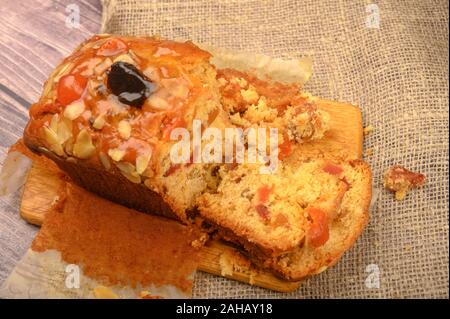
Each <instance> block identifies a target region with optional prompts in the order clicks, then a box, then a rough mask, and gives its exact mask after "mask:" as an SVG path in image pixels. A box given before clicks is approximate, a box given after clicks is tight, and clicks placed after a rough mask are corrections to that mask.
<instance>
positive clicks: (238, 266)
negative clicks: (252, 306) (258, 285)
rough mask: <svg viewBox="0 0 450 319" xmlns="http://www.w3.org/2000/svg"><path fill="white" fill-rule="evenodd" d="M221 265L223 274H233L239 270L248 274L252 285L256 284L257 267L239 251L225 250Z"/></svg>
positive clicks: (221, 257) (220, 259) (220, 261)
mask: <svg viewBox="0 0 450 319" xmlns="http://www.w3.org/2000/svg"><path fill="white" fill-rule="evenodd" d="M219 265H220V272H221V275H222V276H233V274H234V272H239V273H241V274H246V275H248V279H249V281H248V282H249V284H250V285H254V284H255V279H256V275H257V274H258V271H257V269H256V268H255V267H254V266H253V265H252V263H251V262H250V260H248V258H246V257H245V256H243V255H242V254H241V253H239V252H238V251H229V250H226V251H224V252H223V253H222V254H221V255H220V257H219Z"/></svg>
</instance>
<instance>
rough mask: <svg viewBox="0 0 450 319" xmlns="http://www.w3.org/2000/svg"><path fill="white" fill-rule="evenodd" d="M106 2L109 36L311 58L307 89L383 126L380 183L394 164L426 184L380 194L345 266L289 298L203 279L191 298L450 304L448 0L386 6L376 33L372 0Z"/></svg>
mask: <svg viewBox="0 0 450 319" xmlns="http://www.w3.org/2000/svg"><path fill="white" fill-rule="evenodd" d="M103 4H104V13H103V24H102V31H103V32H107V33H123V34H158V35H161V36H163V37H167V38H172V39H174V38H185V39H192V40H194V41H198V42H202V43H209V44H212V45H214V46H216V47H224V48H229V49H235V50H242V51H249V52H258V53H264V54H268V55H271V56H286V57H299V56H302V55H305V54H307V55H310V56H312V57H313V59H314V70H315V72H314V75H313V77H312V79H311V80H310V82H309V83H308V84H307V87H306V89H307V90H308V91H310V92H311V93H313V94H314V95H317V96H321V97H324V98H329V99H335V100H338V101H347V102H351V103H354V104H356V105H359V106H360V107H361V109H362V111H363V114H364V122H365V123H366V124H371V125H373V126H374V128H375V130H374V131H373V133H372V134H370V135H368V136H367V138H366V141H365V148H366V149H369V148H372V149H373V151H374V153H373V155H372V156H368V157H367V158H366V160H367V161H368V162H369V163H370V164H371V166H372V168H373V173H374V185H375V186H378V187H381V184H382V173H383V171H384V169H386V168H387V167H389V166H391V165H393V164H401V165H404V166H405V167H407V168H410V169H412V170H416V171H419V172H422V173H425V174H426V175H427V178H428V183H427V185H426V187H424V188H422V189H419V190H416V191H413V192H412V193H410V194H409V195H408V197H407V198H406V199H405V200H404V201H401V202H396V201H395V200H394V199H393V195H392V194H391V193H388V192H387V191H385V190H383V189H381V190H380V193H379V197H378V201H377V203H376V206H375V208H374V209H373V210H372V211H371V216H370V223H369V225H368V227H367V228H366V230H365V231H364V234H363V235H362V236H361V237H360V239H359V240H358V242H357V244H356V245H355V246H354V247H353V248H352V249H351V250H350V251H349V252H347V253H346V254H345V255H344V257H343V259H342V260H341V261H340V262H339V263H338V265H337V266H335V267H333V268H331V269H329V270H328V271H326V272H324V273H322V274H320V275H318V276H315V277H313V278H310V279H308V280H306V281H305V282H304V283H303V285H302V286H301V288H300V289H299V290H297V291H295V292H293V293H290V294H282V293H277V292H273V291H269V290H265V289H261V288H256V287H252V286H249V285H245V284H241V283H238V282H235V281H232V280H228V279H224V278H220V277H216V276H212V275H209V274H206V273H199V274H198V275H197V277H196V282H195V289H194V297H225V298H227V297H234V298H242V297H263V298H276V297H280V298H285V297H290V298H293V297H306V298H317V297H322V298H323V297H325V298H329V297H351V298H364V297H369V298H376V297H447V298H448V281H449V276H448V189H449V186H448V182H449V176H448V174H449V169H448V160H449V153H448V145H449V144H448V143H449V141H448V133H449V132H448V116H449V114H448V113H449V112H448V111H449V109H448V2H447V1H445V0H443V1H414V2H413V1H402V2H400V1H379V2H378V3H377V5H378V9H379V11H378V12H379V28H376V27H374V28H369V27H368V25H366V19H368V16H370V17H371V18H372V19H371V20H370V21H372V24H371V25H370V26H372V27H373V26H376V21H377V20H376V18H377V16H376V14H377V12H376V9H377V8H375V9H371V8H374V7H373V6H369V7H367V5H368V4H369V2H366V1H332V0H326V1H325V0H324V1H314V0H308V1H303V2H300V1H289V0H283V1H233V0H222V1H196V0H187V1H183V0H173V1H162V2H155V1H139V0H103ZM366 9H367V10H368V11H369V12H366ZM371 10H372V11H371ZM373 10H375V11H373ZM375 265H376V266H375ZM377 268H378V269H379V279H380V281H379V282H380V285H379V288H376V287H377V284H376V277H377V274H376V270H377ZM370 274H372V275H371V277H369V279H367V278H368V276H369V275H370ZM368 281H370V283H372V284H370V283H369V285H366V283H367V282H368ZM369 287H371V288H369Z"/></svg>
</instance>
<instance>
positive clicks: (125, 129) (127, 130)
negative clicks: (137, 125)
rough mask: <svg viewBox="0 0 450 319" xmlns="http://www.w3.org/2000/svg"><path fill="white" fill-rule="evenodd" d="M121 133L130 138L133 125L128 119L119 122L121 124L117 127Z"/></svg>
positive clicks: (123, 136) (125, 137)
mask: <svg viewBox="0 0 450 319" xmlns="http://www.w3.org/2000/svg"><path fill="white" fill-rule="evenodd" d="M117 130H118V131H119V134H120V136H121V137H122V138H124V139H128V138H130V135H131V125H130V122H128V121H127V120H122V121H120V122H119V126H118V128H117Z"/></svg>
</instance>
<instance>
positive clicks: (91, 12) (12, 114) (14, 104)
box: [0, 0, 101, 284]
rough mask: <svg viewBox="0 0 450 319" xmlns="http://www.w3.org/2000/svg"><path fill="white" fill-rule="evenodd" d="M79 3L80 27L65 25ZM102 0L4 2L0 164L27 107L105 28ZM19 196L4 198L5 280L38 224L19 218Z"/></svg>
mask: <svg viewBox="0 0 450 319" xmlns="http://www.w3.org/2000/svg"><path fill="white" fill-rule="evenodd" d="M74 3H76V4H77V5H78V7H79V9H80V27H79V28H69V27H67V26H66V23H65V20H66V17H67V15H68V14H67V13H66V8H67V6H68V5H70V4H74ZM100 20H101V5H100V2H99V0H81V1H73V0H60V1H52V0H39V1H36V0H24V1H19V0H2V1H1V6H0V167H1V166H2V163H3V160H4V158H5V156H6V152H7V150H8V147H9V146H10V145H11V144H13V143H14V142H15V141H16V140H17V139H18V138H19V137H20V136H21V135H22V131H23V128H24V126H25V125H26V123H27V120H28V107H29V104H30V103H32V102H35V101H37V99H38V98H39V96H40V94H41V90H42V84H43V83H44V81H45V80H46V79H47V76H48V75H49V74H50V72H51V71H52V69H53V68H54V67H55V66H56V65H57V64H58V63H59V62H60V61H61V60H62V59H63V58H64V57H65V56H66V55H68V54H70V52H71V51H72V50H73V49H74V48H75V47H76V46H77V45H78V44H79V43H80V42H82V41H83V40H84V39H86V38H88V37H89V36H91V35H92V34H93V33H97V32H98V31H99V29H100ZM19 204H20V194H19V192H18V193H16V194H11V195H9V196H5V197H0V284H1V283H2V282H3V280H4V279H5V278H6V277H7V276H8V274H9V273H10V272H11V270H12V269H13V267H14V265H15V264H16V263H17V262H18V261H19V259H20V258H21V257H22V255H23V254H24V253H25V251H26V250H27V249H28V247H29V246H30V243H31V240H32V239H33V237H34V235H35V233H36V228H35V227H34V226H31V225H29V224H27V223H26V222H25V221H24V220H22V219H21V218H20V217H19V213H18V208H19Z"/></svg>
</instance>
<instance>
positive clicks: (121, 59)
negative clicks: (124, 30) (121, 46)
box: [114, 54, 136, 64]
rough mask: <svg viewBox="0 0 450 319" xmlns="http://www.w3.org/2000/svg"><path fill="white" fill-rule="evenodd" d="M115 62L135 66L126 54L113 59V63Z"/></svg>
mask: <svg viewBox="0 0 450 319" xmlns="http://www.w3.org/2000/svg"><path fill="white" fill-rule="evenodd" d="M116 62H126V63H130V64H136V62H134V60H133V59H132V58H131V57H130V56H129V55H128V54H121V55H119V56H118V57H117V58H115V59H114V63H116Z"/></svg>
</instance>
